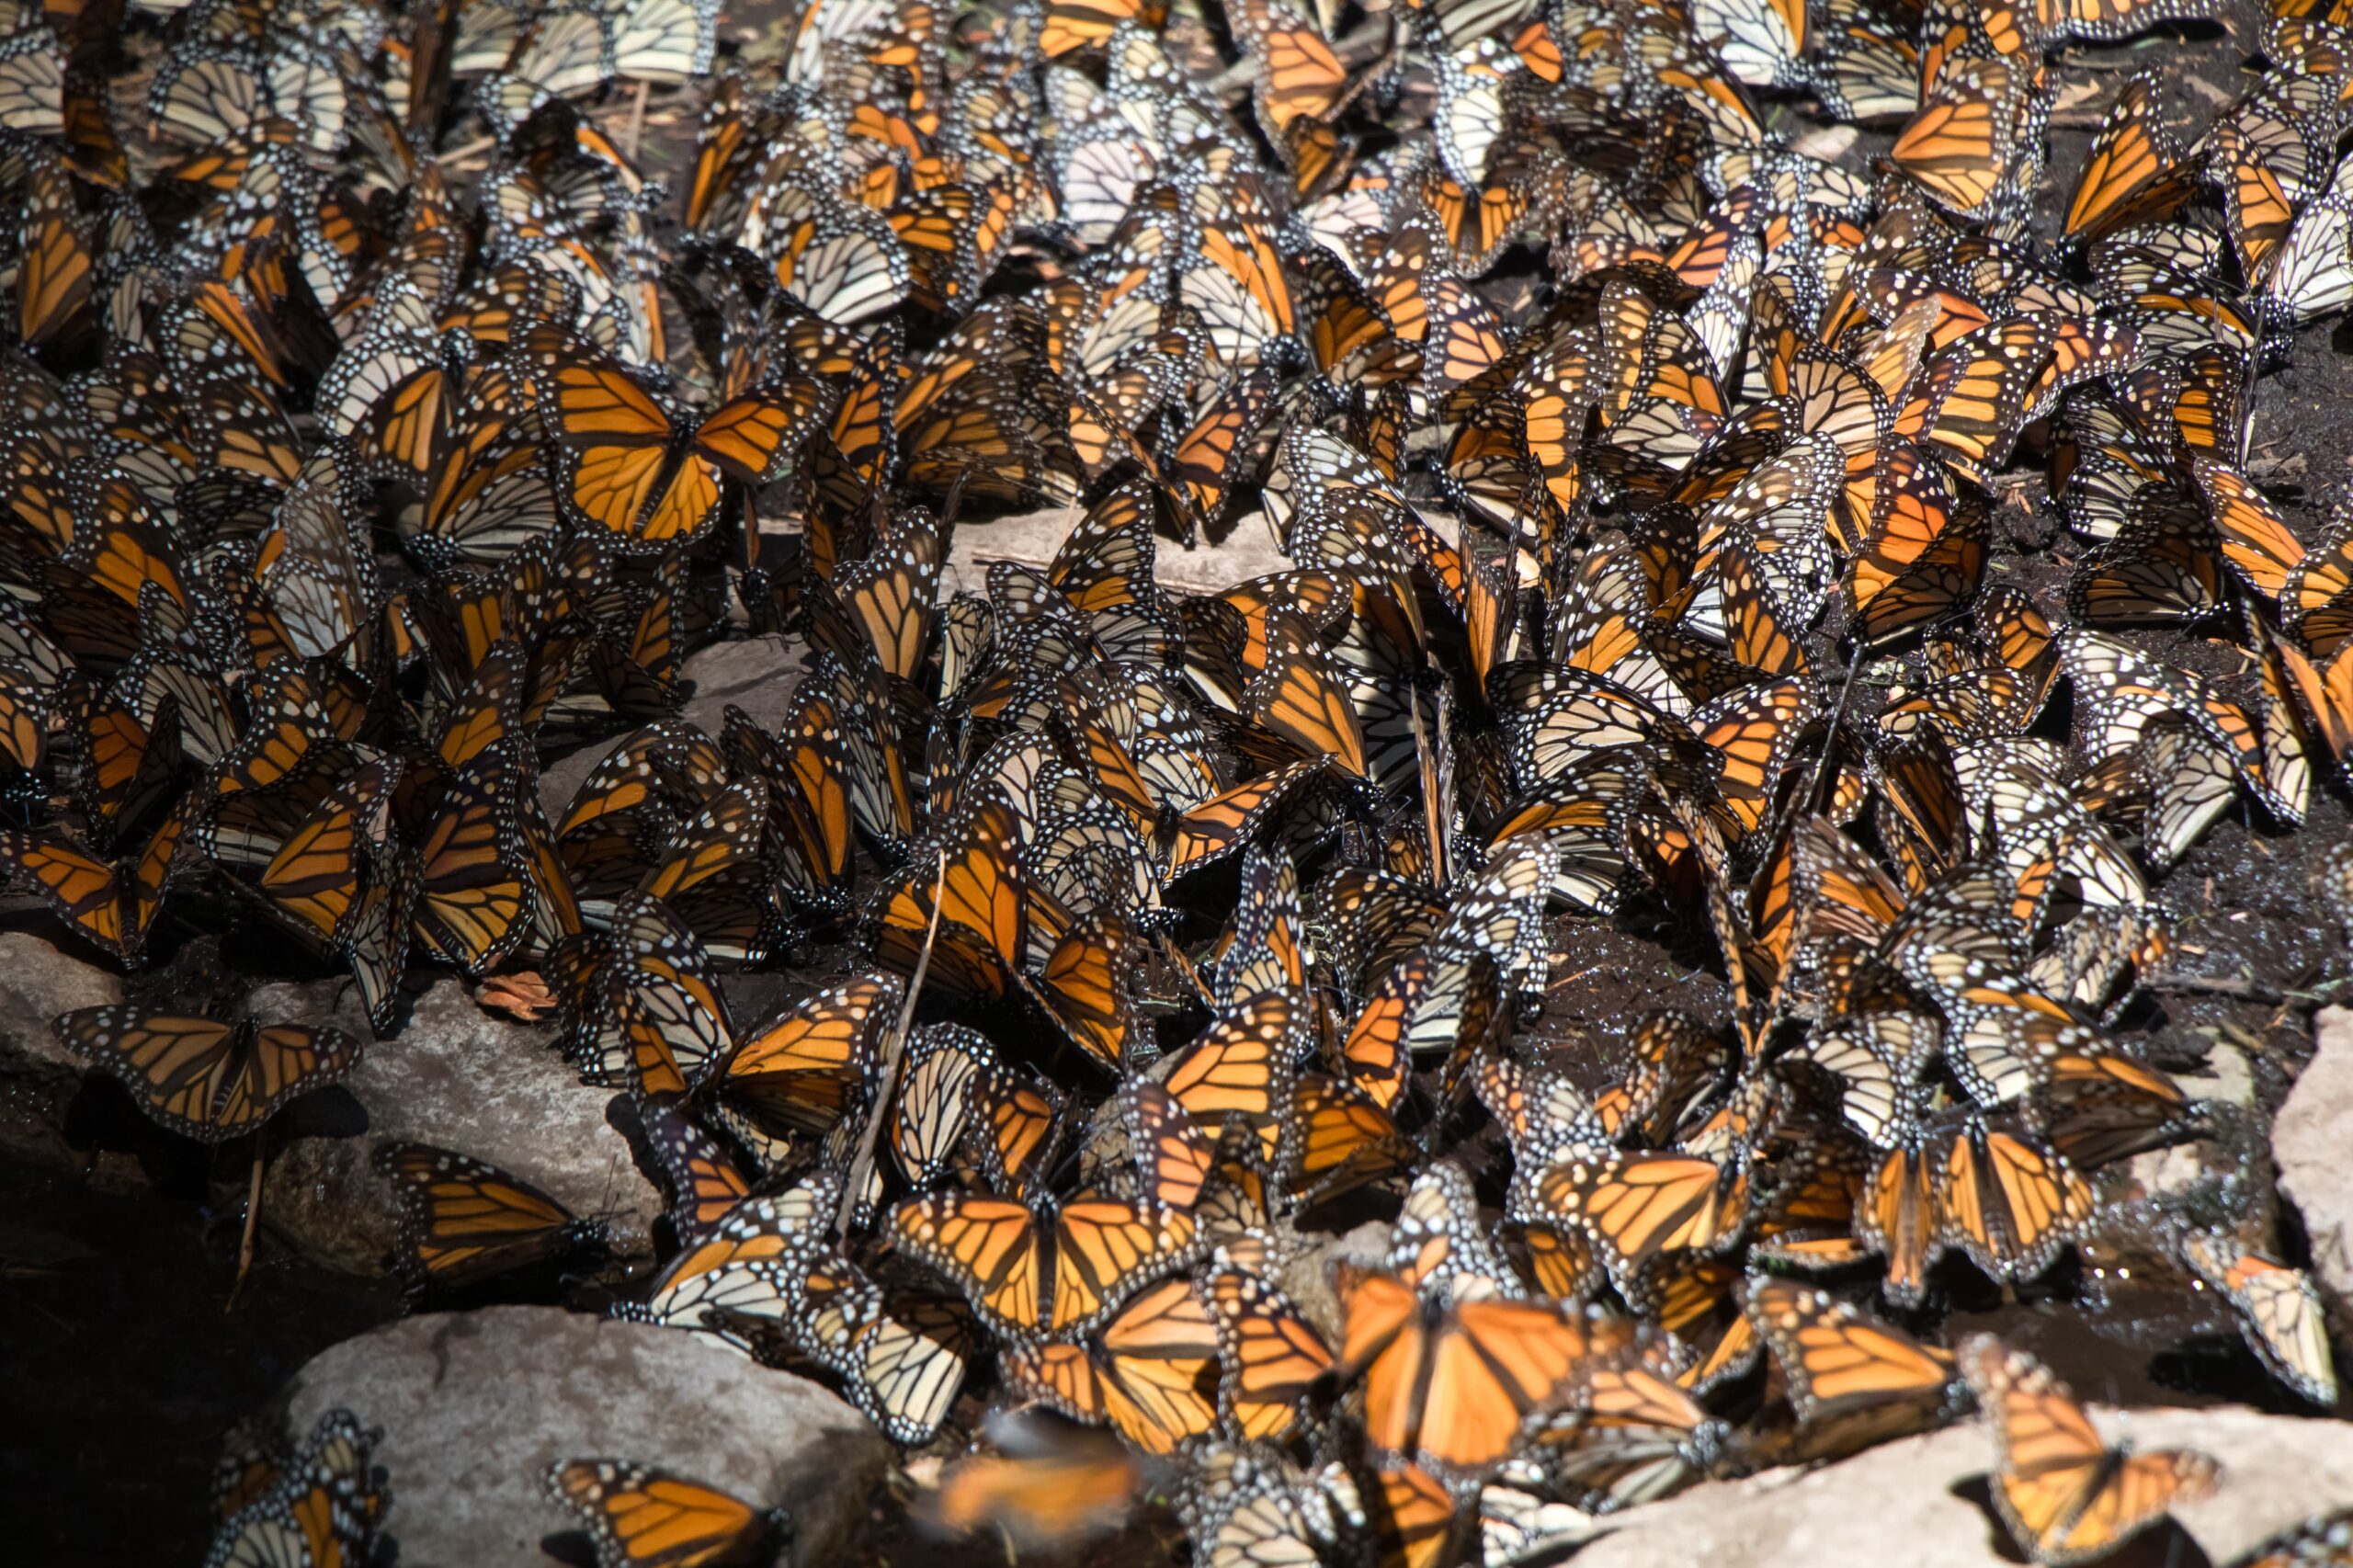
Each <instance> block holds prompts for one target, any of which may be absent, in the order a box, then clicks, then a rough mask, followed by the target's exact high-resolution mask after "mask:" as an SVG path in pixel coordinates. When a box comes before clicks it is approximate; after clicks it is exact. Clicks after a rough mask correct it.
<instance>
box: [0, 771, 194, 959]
mask: <svg viewBox="0 0 2353 1568" xmlns="http://www.w3.org/2000/svg"><path fill="white" fill-rule="evenodd" d="M203 803H204V797H203V795H202V792H201V791H196V790H191V791H189V792H188V793H187V794H184V795H182V796H181V797H180V799H179V801H178V802H177V803H176V804H175V805H174V806H173V808H172V810H171V811H170V812H169V813H168V814H167V815H165V818H164V820H163V822H162V823H161V824H158V825H157V827H156V829H155V831H154V833H153V835H152V836H151V837H149V839H148V840H147V843H146V845H145V846H144V847H143V848H142V849H141V850H140V852H139V855H138V857H137V858H135V859H133V860H131V861H129V862H127V863H125V864H123V865H120V866H109V865H107V864H105V863H104V862H102V861H98V860H95V859H92V858H90V857H89V856H87V855H85V854H84V853H82V852H81V851H80V850H78V849H74V848H71V847H68V846H65V845H63V844H48V843H44V842H42V841H41V840H40V839H37V838H33V837H31V836H30V835H26V834H22V833H17V832H16V831H14V830H10V829H0V857H5V858H6V861H7V864H8V865H9V866H10V867H11V868H12V869H15V870H16V871H17V872H18V873H20V874H22V875H24V876H28V877H30V878H31V879H32V880H33V882H34V884H35V885H36V886H37V887H39V888H40V892H41V896H42V897H43V898H44V899H46V900H47V901H48V903H49V906H50V908H51V909H52V910H53V911H55V912H56V914H57V915H58V917H59V918H60V919H62V920H63V921H64V922H65V923H66V925H67V926H70V927H71V928H72V929H73V930H74V932H75V933H77V934H78V935H80V936H82V937H85V938H86V939H88V940H89V941H92V942H95V943H96V944H97V945H98V946H99V947H101V948H103V949H106V950H107V951H108V952H109V953H112V954H113V955H115V956H116V957H117V958H119V959H122V960H126V961H128V960H135V959H137V958H138V957H139V956H140V954H141V953H142V952H143V951H144V950H145V949H146V945H147V934H148V932H149V931H150V930H152V929H153V926H154V923H155V916H156V915H157V914H158V913H159V912H160V911H161V910H162V908H163V903H164V895H165V892H168V891H169V890H170V887H171V882H172V872H173V867H174V864H175V862H176V859H177V858H178V855H179V849H180V841H181V839H182V838H183V837H184V836H186V834H187V830H188V822H189V819H190V818H191V817H192V816H193V815H194V814H195V813H196V812H197V811H198V810H199V808H200V807H201V806H202V805H203Z"/></svg>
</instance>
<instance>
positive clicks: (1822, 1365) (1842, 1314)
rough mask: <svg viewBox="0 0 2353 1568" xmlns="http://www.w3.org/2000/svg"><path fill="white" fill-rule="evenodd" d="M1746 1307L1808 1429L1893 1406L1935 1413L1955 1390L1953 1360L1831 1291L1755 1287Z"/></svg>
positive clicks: (1783, 1284)
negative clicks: (1928, 1407) (1811, 1425)
mask: <svg viewBox="0 0 2353 1568" xmlns="http://www.w3.org/2000/svg"><path fill="white" fill-rule="evenodd" d="M1743 1306H1744V1310H1745V1312H1747V1314H1748V1316H1749V1318H1750V1319H1751V1321H1753V1322H1754V1323H1755V1324H1756V1329H1757V1332H1758V1333H1759V1334H1760V1335H1763V1336H1764V1339H1765V1343H1766V1345H1767V1346H1769V1347H1770V1348H1771V1350H1772V1352H1773V1359H1774V1360H1775V1362H1776V1363H1778V1364H1779V1367H1780V1369H1781V1374H1782V1376H1783V1378H1785V1379H1786V1380H1787V1382H1788V1387H1789V1397H1790V1406H1791V1407H1792V1408H1793V1409H1795V1410H1796V1412H1797V1416H1798V1419H1799V1420H1800V1421H1802V1422H1806V1423H1815V1422H1824V1421H1830V1420H1833V1419H1836V1418H1837V1417H1840V1416H1845V1415H1851V1414H1853V1413H1854V1412H1856V1411H1857V1410H1859V1409H1865V1408H1869V1407H1871V1406H1875V1405H1882V1404H1888V1403H1896V1404H1912V1405H1921V1404H1927V1405H1931V1406H1933V1404H1934V1403H1937V1402H1940V1401H1942V1400H1943V1399H1944V1398H1945V1397H1946V1396H1947V1394H1948V1393H1949V1391H1950V1389H1951V1385H1952V1383H1953V1381H1954V1371H1953V1361H1952V1357H1951V1355H1950V1354H1949V1352H1947V1351H1943V1350H1939V1349H1938V1348H1937V1347H1936V1346H1928V1345H1922V1344H1920V1343H1919V1342H1918V1341H1916V1340H1915V1339H1914V1338H1912V1336H1911V1335H1907V1334H1905V1333H1904V1331H1903V1330H1901V1329H1899V1328H1895V1327H1893V1326H1892V1325H1890V1324H1884V1323H1881V1322H1880V1321H1879V1320H1877V1319H1875V1318H1873V1317H1871V1316H1870V1314H1869V1313H1867V1312H1863V1311H1862V1310H1861V1309H1860V1308H1859V1307H1857V1306H1855V1305H1854V1304H1853V1303H1852V1302H1849V1301H1841V1300H1840V1299H1838V1298H1837V1297H1836V1296H1833V1295H1831V1294H1830V1293H1829V1292H1827V1291H1825V1290H1819V1289H1817V1288H1815V1287H1813V1286H1808V1285H1800V1284H1798V1283H1796V1282H1794V1281H1791V1280H1786V1279H1756V1280H1752V1281H1750V1282H1749V1284H1748V1286H1747V1289H1746V1291H1745V1300H1744V1303H1743Z"/></svg>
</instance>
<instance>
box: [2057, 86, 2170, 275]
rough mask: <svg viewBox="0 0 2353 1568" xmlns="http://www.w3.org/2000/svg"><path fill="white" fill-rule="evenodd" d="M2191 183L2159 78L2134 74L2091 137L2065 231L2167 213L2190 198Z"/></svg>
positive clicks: (2093, 231)
mask: <svg viewBox="0 0 2353 1568" xmlns="http://www.w3.org/2000/svg"><path fill="white" fill-rule="evenodd" d="M2190 186H2191V179H2190V169H2189V167H2188V164H2187V162H2186V161H2185V160H2184V159H2183V157H2182V155H2181V153H2180V150H2179V149H2178V148H2177V147H2176V146H2175V145H2174V142H2173V139H2172V136H2171V133H2170V131H2168V129H2167V127H2166V126H2165V121H2164V119H2162V118H2161V116H2160V115H2159V113H2158V104H2157V81H2156V78H2155V77H2154V76H2153V75H2147V74H2135V75H2133V76H2131V77H2130V78H2129V79H2127V80H2126V82H2125V84H2124V85H2123V86H2121V87H2120V88H2118V89H2117V94H2116V97H2115V100H2114V101H2113V102H2112V103H2110V104H2109V109H2108V114H2107V116H2106V118H2104V119H2102V120H2101V121H2100V125H2099V130H2098V131H2097V132H2095V133H2094V135H2093V137H2092V145H2091V147H2090V149H2089V151H2087V152H2086V154H2085V157H2084V167H2083V172H2082V173H2081V174H2080V175H2078V176H2076V180H2075V195H2074V197H2073V198H2071V199H2069V201H2068V203H2067V218H2066V224H2065V230H2064V233H2065V235H2066V237H2067V238H2069V239H2071V240H2081V239H2094V238H2097V237H2098V236H2099V235H2101V234H2103V233H2108V232H2109V231H2110V230H2113V229H2119V228H2122V227H2124V226H2126V225H2128V224H2131V223H2138V222H2148V221H2151V220H2154V219H2161V218H2164V217H2165V216H2167V215H2168V214H2170V213H2171V212H2172V210H2174V209H2175V208H2176V207H2177V206H2179V205H2180V204H2181V202H2183V201H2184V200H2186V199H2188V196H2189V194H2190Z"/></svg>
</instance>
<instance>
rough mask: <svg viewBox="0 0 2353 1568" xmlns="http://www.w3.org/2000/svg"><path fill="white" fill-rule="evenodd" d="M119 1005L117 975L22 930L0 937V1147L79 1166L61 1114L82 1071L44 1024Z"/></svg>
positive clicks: (39, 1159) (45, 1162) (81, 1159)
mask: <svg viewBox="0 0 2353 1568" xmlns="http://www.w3.org/2000/svg"><path fill="white" fill-rule="evenodd" d="M121 1000H122V981H121V978H120V977H119V976H118V975H115V974H113V973H110V972H108V971H106V970H103V969H99V968H97V966H96V965H94V964H88V963H85V962H84V961H82V960H80V959H78V958H75V957H74V955H73V954H71V953H68V952H66V951H65V950H63V949H61V948H59V947H57V946H55V945H54V944H52V943H51V942H48V941H45V940H43V939H42V938H41V937H36V936H34V935H33V934H32V933H31V932H29V931H5V932H0V1146H5V1147H6V1149H7V1150H8V1151H9V1152H10V1153H14V1154H17V1155H20V1156H22V1157H24V1158H27V1159H30V1160H33V1161H36V1162H38V1163H40V1164H42V1165H72V1166H74V1167H76V1168H78V1167H79V1166H80V1165H83V1164H84V1156H83V1155H82V1154H80V1153H76V1152H75V1151H74V1149H72V1148H71V1147H70V1146H69V1145H68V1144H67V1143H66V1142H65V1113H66V1109H67V1108H68V1107H69V1106H71V1105H72V1104H73V1101H74V1096H75V1095H76V1094H78V1093H80V1092H81V1088H82V1080H83V1076H84V1074H85V1072H86V1069H85V1067H84V1065H83V1063H82V1062H81V1061H80V1060H79V1059H78V1058H76V1057H75V1056H74V1055H73V1054H72V1053H71V1052H69V1051H67V1050H66V1049H65V1048H64V1047H63V1046H62V1045H60V1044H58V1043H57V1037H56V1036H55V1035H54V1034H52V1033H51V1032H50V1024H51V1020H53V1019H54V1018H55V1017H57V1016H58V1015H59V1014H60V1013H70V1012H72V1011H73V1010H74V1008H76V1007H102V1006H109V1005H111V1004H114V1003H118V1002H120V1001H121Z"/></svg>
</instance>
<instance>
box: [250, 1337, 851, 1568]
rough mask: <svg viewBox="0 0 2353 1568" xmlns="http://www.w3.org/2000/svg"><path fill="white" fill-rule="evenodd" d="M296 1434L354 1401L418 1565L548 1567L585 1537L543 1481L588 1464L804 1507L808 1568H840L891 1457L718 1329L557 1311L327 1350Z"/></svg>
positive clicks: (293, 1411) (803, 1549) (305, 1372)
mask: <svg viewBox="0 0 2353 1568" xmlns="http://www.w3.org/2000/svg"><path fill="white" fill-rule="evenodd" d="M283 1398H284V1402H285V1403H286V1405H287V1415H288V1428H289V1429H290V1430H292V1431H308V1430H309V1429H310V1427H311V1425H312V1423H313V1422H315V1421H316V1420H317V1419H318V1418H319V1417H320V1416H321V1415H324V1414H325V1413H326V1412H327V1411H330V1410H333V1409H335V1408H337V1407H338V1406H340V1407H345V1408H348V1409H349V1410H350V1411H351V1412H352V1414H353V1415H357V1416H358V1418H359V1420H360V1421H361V1423H362V1424H363V1425H365V1426H375V1427H381V1428H382V1430H383V1434H384V1437H383V1441H382V1443H381V1446H380V1447H379V1448H378V1449H377V1450H376V1459H377V1460H378V1462H380V1463H381V1464H382V1465H383V1467H384V1469H385V1472H386V1475H387V1478H388V1479H389V1480H390V1482H391V1483H392V1510H391V1512H390V1514H389V1515H388V1516H387V1517H386V1520H385V1528H386V1530H387V1531H388V1533H389V1534H390V1535H391V1536H392V1539H393V1540H397V1541H398V1542H399V1543H400V1562H401V1564H402V1568H473V1565H475V1564H480V1563H494V1562H526V1563H527V1562H545V1561H547V1559H546V1558H545V1557H543V1556H542V1555H541V1552H540V1539H541V1538H542V1537H544V1536H548V1535H551V1534H562V1533H563V1532H566V1531H569V1530H574V1529H576V1528H579V1527H578V1523H577V1521H576V1520H575V1519H574V1517H572V1516H571V1515H570V1514H568V1513H566V1512H565V1511H564V1510H563V1509H561V1508H559V1507H557V1506H555V1505H554V1504H553V1503H551V1502H549V1501H548V1500H547V1498H546V1496H545V1494H543V1493H542V1492H541V1491H540V1475H541V1474H542V1473H543V1472H544V1471H546V1469H547V1468H548V1466H549V1465H551V1464H553V1463H556V1462H558V1461H560V1460H574V1459H625V1460H635V1461H637V1462H639V1463H642V1464H651V1465H657V1466H659V1467H661V1468H663V1469H665V1470H671V1471H677V1472H678V1473H680V1474H682V1475H687V1476H691V1477H692V1478H694V1479H695V1480H697V1481H701V1482H706V1483H710V1485H713V1486H717V1487H721V1488H723V1489H725V1490H726V1491H729V1492H732V1493H733V1494H736V1495H737V1496H739V1497H742V1498H743V1499H745V1501H746V1502H753V1503H758V1504H761V1505H763V1506H767V1505H774V1504H782V1505H783V1506H785V1507H786V1508H788V1509H790V1511H791V1514H792V1519H793V1526H794V1543H793V1560H794V1561H796V1562H830V1561H834V1560H835V1558H836V1557H837V1556H838V1555H839V1553H840V1550H841V1548H842V1546H843V1544H844V1540H845V1538H846V1537H847V1534H848V1533H849V1531H850V1530H851V1529H852V1528H854V1527H855V1526H856V1525H857V1523H858V1519H859V1517H860V1516H861V1515H862V1514H863V1513H864V1511H865V1508H866V1504H867V1497H868V1494H869V1493H870V1492H871V1491H872V1489H873V1488H874V1486H875V1484H876V1483H878V1482H880V1481H881V1479H882V1476H883V1474H884V1472H885V1471H887V1470H888V1469H889V1467H890V1464H891V1460H892V1455H891V1449H890V1447H889V1445H888V1444H887V1443H885V1442H884V1441H883V1439H882V1437H881V1435H880V1434H879V1433H877V1432H876V1431H875V1430H874V1428H873V1427H872V1426H869V1425H868V1424H867V1422H866V1418H865V1417H864V1416H861V1415H858V1412H857V1411H855V1410H853V1409H851V1408H850V1407H849V1406H848V1405H847V1404H846V1403H843V1402H842V1401H841V1400H840V1399H838V1398H836V1397H835V1395H834V1394H832V1393H831V1392H827V1391H826V1390H825V1389H824V1388H822V1387H820V1386H819V1385H818V1384H816V1383H813V1382H811V1381H808V1380H807V1379H805V1378H798V1377H795V1376H793V1375H791V1374H790V1373H789V1372H779V1371H772V1370H769V1369H766V1368H763V1367H760V1366H758V1365H756V1364H755V1363H753V1362H751V1361H749V1360H747V1359H745V1358H744V1357H742V1356H740V1355H738V1354H737V1353H735V1352H734V1351H733V1350H730V1349H729V1348H727V1347H726V1346H723V1345H722V1344H721V1343H720V1342H719V1341H718V1340H716V1339H713V1338H711V1337H710V1336H709V1335H700V1334H692V1333H688V1332H686V1331H683V1330H679V1329H674V1328H661V1327H657V1326H655V1325H654V1324H633V1323H619V1322H614V1321H611V1320H608V1319H602V1318H595V1317H587V1316H583V1315H581V1314H579V1313H574V1312H565V1311H563V1309H561V1308H557V1307H491V1308H487V1309H484V1310H483V1311H480V1312H441V1313H434V1314H429V1315H426V1316H421V1317H413V1318H408V1319H404V1320H403V1321H401V1322H399V1323H393V1324H386V1325H385V1326H383V1327H381V1328H379V1329H376V1330H374V1331H372V1332H370V1333H368V1334H364V1335H360V1336H358V1338H356V1339H349V1340H346V1341H345V1342H344V1343H342V1344H340V1345H337V1346H333V1347H332V1348H330V1349H328V1350H326V1351H324V1352H323V1353H321V1354H320V1355H319V1356H318V1357H317V1358H314V1359H313V1360H312V1361H311V1362H310V1363H309V1364H308V1365H307V1366H305V1367H304V1368H303V1369H301V1371H300V1372H298V1373H297V1374H295V1377H294V1381H293V1382H292V1384H291V1386H290V1389H289V1390H288V1392H287V1393H286V1394H285V1395H284V1396H283Z"/></svg>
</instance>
